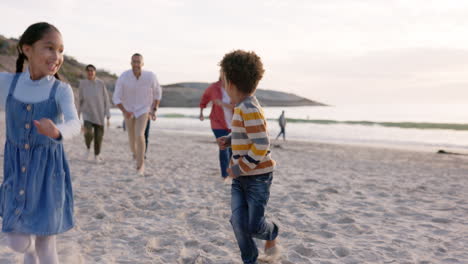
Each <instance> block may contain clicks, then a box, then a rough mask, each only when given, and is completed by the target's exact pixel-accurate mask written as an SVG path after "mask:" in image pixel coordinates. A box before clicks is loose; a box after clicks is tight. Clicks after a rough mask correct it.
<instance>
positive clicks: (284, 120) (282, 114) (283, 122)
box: [276, 110, 286, 140]
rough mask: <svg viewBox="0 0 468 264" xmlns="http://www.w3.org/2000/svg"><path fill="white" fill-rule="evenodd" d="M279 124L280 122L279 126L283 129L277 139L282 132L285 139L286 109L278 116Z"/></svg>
mask: <svg viewBox="0 0 468 264" xmlns="http://www.w3.org/2000/svg"><path fill="white" fill-rule="evenodd" d="M278 124H279V126H280V128H281V131H280V132H279V134H278V136H277V137H276V139H278V138H279V137H280V136H281V134H282V135H283V140H286V118H285V117H284V110H283V112H282V113H281V115H280V117H279V118H278Z"/></svg>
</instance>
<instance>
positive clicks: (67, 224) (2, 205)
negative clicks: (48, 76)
mask: <svg viewBox="0 0 468 264" xmlns="http://www.w3.org/2000/svg"><path fill="white" fill-rule="evenodd" d="M20 75H21V73H18V74H16V75H15V77H14V78H13V81H12V83H11V86H10V90H9V92H8V97H7V101H6V106H5V113H6V118H5V120H6V142H5V152H4V163H3V166H4V169H3V170H4V172H3V183H2V185H1V187H0V216H2V218H3V225H2V231H3V232H14V233H22V234H35V235H41V236H46V235H54V234H58V233H62V232H65V231H67V230H69V229H71V228H72V227H73V224H74V223H73V191H72V185H71V178H70V169H69V167H68V163H67V160H66V157H65V152H64V149H63V145H62V140H61V139H59V140H55V139H52V138H49V137H47V136H44V135H40V134H39V133H38V132H37V129H36V127H35V126H34V124H33V120H40V119H41V118H48V119H50V120H52V121H53V122H54V123H57V122H58V121H59V120H60V117H61V112H60V109H59V107H58V105H57V102H56V100H55V93H56V91H57V86H58V85H59V83H60V81H58V80H55V83H54V84H53V87H52V89H51V92H50V94H49V98H48V99H46V100H44V101H41V102H38V103H31V104H28V103H23V102H21V101H18V100H17V99H15V98H14V97H13V94H14V91H15V88H16V83H17V82H18V78H19V76H20Z"/></svg>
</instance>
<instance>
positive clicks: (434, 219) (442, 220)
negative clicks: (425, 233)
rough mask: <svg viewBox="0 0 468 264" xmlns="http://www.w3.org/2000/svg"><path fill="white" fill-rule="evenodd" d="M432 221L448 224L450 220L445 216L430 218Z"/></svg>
mask: <svg viewBox="0 0 468 264" xmlns="http://www.w3.org/2000/svg"><path fill="white" fill-rule="evenodd" d="M431 221H432V222H434V223H439V224H449V223H450V220H449V219H447V218H432V220H431Z"/></svg>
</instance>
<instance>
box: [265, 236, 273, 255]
mask: <svg viewBox="0 0 468 264" xmlns="http://www.w3.org/2000/svg"><path fill="white" fill-rule="evenodd" d="M274 246H276V239H275V240H267V241H265V252H266V251H267V250H268V249H270V248H272V247H274Z"/></svg>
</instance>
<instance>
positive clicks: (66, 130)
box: [55, 82, 81, 139]
mask: <svg viewBox="0 0 468 264" xmlns="http://www.w3.org/2000/svg"><path fill="white" fill-rule="evenodd" d="M55 100H56V101H57V104H58V106H59V108H60V111H61V112H62V114H63V119H64V121H63V123H60V124H57V128H58V130H59V131H60V134H62V137H63V139H69V138H72V137H74V136H76V135H78V134H80V131H81V121H80V120H79V119H78V112H77V111H76V106H75V98H74V96H73V90H72V88H71V86H70V85H69V84H66V83H63V82H62V83H60V85H59V86H58V87H57V93H56V95H55Z"/></svg>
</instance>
